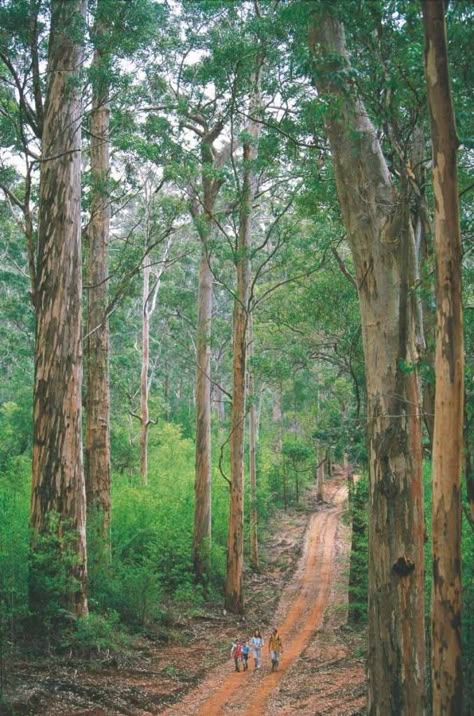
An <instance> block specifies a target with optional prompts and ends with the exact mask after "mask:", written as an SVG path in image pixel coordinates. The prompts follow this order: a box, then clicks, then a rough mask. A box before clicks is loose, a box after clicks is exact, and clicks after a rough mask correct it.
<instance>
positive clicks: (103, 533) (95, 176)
mask: <svg viewBox="0 0 474 716" xmlns="http://www.w3.org/2000/svg"><path fill="white" fill-rule="evenodd" d="M95 31H96V35H97V36H98V37H99V43H100V37H101V34H102V32H103V29H102V28H101V26H100V25H98V26H97V27H96V28H95ZM92 69H93V93H92V109H91V118H90V133H91V140H90V161H91V179H92V186H91V217H90V222H89V226H88V230H87V263H86V274H87V284H88V285H87V328H86V344H85V351H86V356H85V357H86V367H87V371H86V402H85V408H86V424H85V428H86V441H85V477H86V498H87V509H88V513H89V514H91V513H94V520H95V521H96V522H97V524H96V526H97V531H98V535H99V537H100V538H101V539H102V541H103V545H104V548H105V550H104V554H108V553H109V549H110V539H109V528H110V386H109V322H108V316H107V305H108V300H109V299H108V272H109V233H110V196H109V191H108V181H109V173H110V157H109V113H110V110H109V103H108V100H109V97H108V95H109V88H108V81H107V79H106V78H105V77H104V72H106V71H107V69H108V58H107V57H106V56H104V53H103V52H102V51H101V49H100V47H99V46H98V47H96V49H95V51H94V59H93V62H92Z"/></svg>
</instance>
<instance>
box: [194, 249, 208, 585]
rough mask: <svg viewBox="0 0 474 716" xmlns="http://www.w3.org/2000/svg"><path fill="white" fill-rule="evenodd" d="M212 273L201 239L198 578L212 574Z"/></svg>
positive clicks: (196, 502) (196, 496)
mask: <svg viewBox="0 0 474 716" xmlns="http://www.w3.org/2000/svg"><path fill="white" fill-rule="evenodd" d="M212 281H213V277H212V273H211V269H210V266H209V259H208V255H207V245H206V243H205V242H203V243H202V248H201V262H200V264H199V285H198V326H197V337H196V391H195V394H196V458H195V481H194V539H193V567H194V578H195V580H196V581H197V582H202V583H204V584H206V583H207V582H208V581H209V576H210V569H211V565H210V547H211V494H212V493H211V489H212V485H211V379H210V377H211V320H212Z"/></svg>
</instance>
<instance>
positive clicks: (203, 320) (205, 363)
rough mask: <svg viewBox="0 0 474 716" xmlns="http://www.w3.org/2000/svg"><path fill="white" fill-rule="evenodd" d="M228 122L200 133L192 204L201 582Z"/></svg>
mask: <svg viewBox="0 0 474 716" xmlns="http://www.w3.org/2000/svg"><path fill="white" fill-rule="evenodd" d="M222 129H223V125H222V124H220V123H217V124H216V125H215V126H214V127H212V128H211V129H209V130H208V131H206V132H205V134H204V136H203V137H202V139H201V165H202V171H201V184H202V194H203V196H202V210H201V211H198V210H197V209H196V208H194V209H193V210H192V214H193V218H194V221H195V225H196V228H197V231H198V234H199V238H200V241H201V260H200V264H199V283H198V316H197V329H196V388H195V400H196V454H195V477H194V527H193V572H194V579H195V581H196V582H201V583H202V584H204V585H205V584H207V583H208V581H209V577H210V571H211V561H210V550H211V536H212V535H211V497H212V494H211V488H212V480H211V324H212V303H213V301H212V286H213V276H212V270H211V266H210V256H209V245H208V242H209V239H210V236H211V233H212V229H213V224H214V207H215V203H216V199H217V196H218V193H219V190H220V188H221V186H222V180H221V179H218V178H217V177H215V176H213V174H214V173H215V171H216V170H217V169H219V168H220V167H221V166H222V164H223V163H224V161H225V158H226V156H227V151H228V148H227V147H225V148H223V149H222V150H221V151H220V152H218V153H217V152H216V151H215V149H214V147H213V144H214V142H215V140H216V139H217V137H218V136H219V135H220V133H221V131H222Z"/></svg>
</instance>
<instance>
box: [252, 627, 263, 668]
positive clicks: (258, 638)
mask: <svg viewBox="0 0 474 716" xmlns="http://www.w3.org/2000/svg"><path fill="white" fill-rule="evenodd" d="M263 643H264V642H263V637H262V635H261V633H260V629H255V632H254V635H253V637H252V638H251V640H250V644H251V646H252V652H253V658H254V661H255V668H256V669H260V667H261V665H262V647H263Z"/></svg>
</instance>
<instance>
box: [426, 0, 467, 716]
mask: <svg viewBox="0 0 474 716" xmlns="http://www.w3.org/2000/svg"><path fill="white" fill-rule="evenodd" d="M423 23H424V30H425V73H426V84H427V90H428V104H429V109H430V120H431V139H432V145H433V190H434V198H435V214H434V217H435V256H436V269H437V274H436V304H437V311H436V357H435V374H436V397H435V424H434V438H433V502H432V536H433V585H432V586H433V589H432V605H431V619H432V684H433V713H434V714H439V715H440V716H442V715H444V714H446V716H448V715H449V716H454V715H455V714H461V713H462V712H463V707H462V666H461V470H462V449H463V417H464V405H463V401H464V343H463V316H462V293H461V291H462V281H461V274H462V270H461V263H462V249H461V232H460V226H459V201H458V187H457V161H456V151H457V147H458V140H457V135H456V124H455V118H454V111H453V103H452V97H451V88H450V81H449V69H448V54H447V40H446V25H445V19H444V3H443V1H442V0H430V1H429V2H426V0H425V1H424V2H423ZM447 436H449V439H446V438H447Z"/></svg>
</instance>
